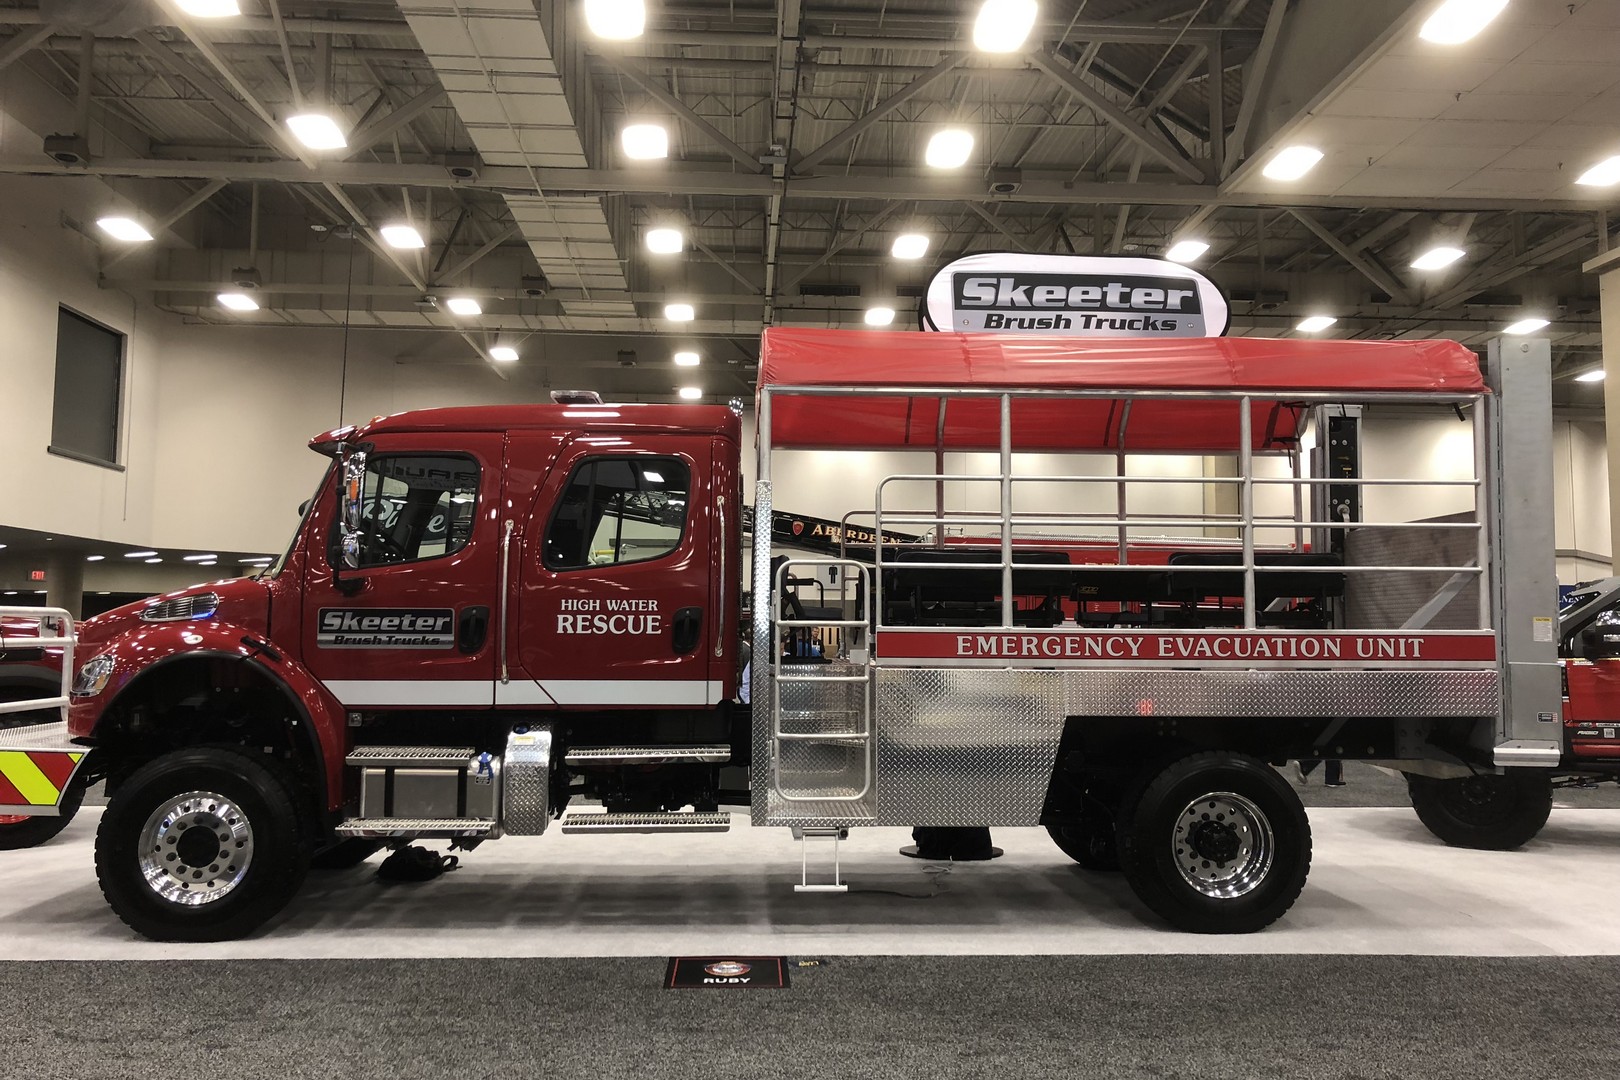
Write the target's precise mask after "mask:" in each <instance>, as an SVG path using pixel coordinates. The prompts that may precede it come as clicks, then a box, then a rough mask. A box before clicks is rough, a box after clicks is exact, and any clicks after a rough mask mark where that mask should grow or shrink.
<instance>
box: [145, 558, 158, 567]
mask: <svg viewBox="0 0 1620 1080" xmlns="http://www.w3.org/2000/svg"><path fill="white" fill-rule="evenodd" d="M142 561H143V562H145V563H146V565H148V566H151V565H152V564H153V563H160V562H162V561H163V560H162V559H145V560H142Z"/></svg>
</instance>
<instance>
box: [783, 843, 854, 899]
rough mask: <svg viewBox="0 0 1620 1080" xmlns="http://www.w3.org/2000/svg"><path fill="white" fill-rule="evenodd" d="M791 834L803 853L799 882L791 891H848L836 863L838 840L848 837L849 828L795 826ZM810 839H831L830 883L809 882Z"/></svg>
mask: <svg viewBox="0 0 1620 1080" xmlns="http://www.w3.org/2000/svg"><path fill="white" fill-rule="evenodd" d="M793 834H794V836H795V837H797V838H798V840H799V843H800V844H801V847H800V851H801V853H802V855H803V858H802V860H801V862H800V868H799V884H797V885H795V886H793V891H794V892H849V886H848V885H846V884H845V883H844V880H843V875H842V873H841V872H840V868H839V863H838V842H839V841H840V840H847V839H849V830H848V829H837V828H820V829H806V828H797V829H794V830H793ZM811 840H831V841H832V857H833V873H832V877H833V879H832V882H831V883H830V884H824V885H812V884H811V883H810V841H811Z"/></svg>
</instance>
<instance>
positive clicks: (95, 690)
mask: <svg viewBox="0 0 1620 1080" xmlns="http://www.w3.org/2000/svg"><path fill="white" fill-rule="evenodd" d="M115 666H116V665H115V664H114V663H113V658H112V654H110V653H102V654H101V655H100V656H98V657H96V658H94V659H93V660H91V661H89V662H88V663H86V664H85V665H84V666H83V667H81V668H80V669H79V676H78V678H76V679H74V680H73V696H74V697H95V696H96V695H97V694H99V693H101V692H102V691H103V690H105V689H106V688H107V680H108V679H110V678H112V673H113V668H114V667H115Z"/></svg>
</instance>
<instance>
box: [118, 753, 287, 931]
mask: <svg viewBox="0 0 1620 1080" xmlns="http://www.w3.org/2000/svg"><path fill="white" fill-rule="evenodd" d="M296 790H297V789H296V786H295V784H294V783H293V782H292V780H291V779H290V778H289V777H287V776H286V775H285V773H284V772H283V771H282V770H281V769H280V768H279V767H277V766H276V765H275V763H274V762H273V761H272V760H271V759H268V758H265V757H264V756H263V755H259V754H250V753H244V752H242V751H239V750H233V749H224V748H204V749H195V750H181V751H177V752H175V753H172V754H166V755H164V756H163V757H160V758H157V759H156V760H154V761H151V762H148V763H147V764H145V765H143V766H141V768H139V769H137V770H136V771H135V772H134V773H133V774H131V775H130V776H129V778H128V779H126V780H125V781H124V782H123V783H122V784H120V785H119V786H118V788H117V790H116V791H115V792H114V793H113V796H112V798H111V799H110V800H109V801H108V803H107V810H106V812H105V813H104V814H103V815H102V818H101V827H100V829H98V830H97V832H96V879H97V881H99V882H100V884H101V892H102V895H104V896H105V897H106V898H107V902H108V903H109V904H111V905H112V909H113V911H114V912H116V913H117V915H118V917H119V918H120V919H122V920H123V921H124V922H125V923H126V924H128V925H129V927H130V928H131V929H133V930H134V931H135V932H136V933H138V934H141V935H143V936H145V937H149V938H152V939H154V940H157V941H228V940H230V939H232V938H239V937H243V936H244V935H246V934H249V933H252V932H253V931H254V930H256V929H257V928H258V927H260V926H261V925H263V924H264V923H265V922H266V921H267V920H268V919H270V918H271V917H272V916H274V915H275V914H276V913H277V912H279V911H280V910H281V909H282V908H283V907H285V906H286V904H287V901H288V900H290V899H292V896H293V894H294V893H295V892H297V891H298V887H299V885H300V884H302V882H303V879H304V874H305V872H306V871H307V870H308V868H309V841H308V829H307V820H306V819H307V814H306V813H305V812H304V811H303V810H302V809H301V807H302V802H301V801H300V799H299V798H298V796H297V794H296Z"/></svg>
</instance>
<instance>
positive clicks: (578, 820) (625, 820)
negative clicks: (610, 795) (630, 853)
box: [562, 813, 731, 833]
mask: <svg viewBox="0 0 1620 1080" xmlns="http://www.w3.org/2000/svg"><path fill="white" fill-rule="evenodd" d="M730 828H731V815H730V814H723V813H721V814H687V813H674V814H671V813H661V814H597V813H585V814H577V813H570V814H568V815H567V816H565V817H564V818H563V819H562V831H563V832H565V833H661V832H725V831H727V830H728V829H730Z"/></svg>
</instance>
